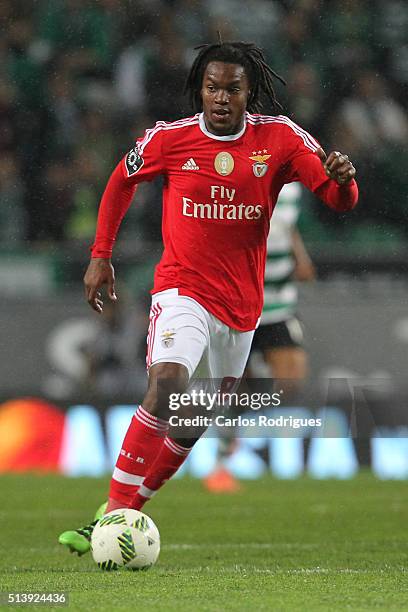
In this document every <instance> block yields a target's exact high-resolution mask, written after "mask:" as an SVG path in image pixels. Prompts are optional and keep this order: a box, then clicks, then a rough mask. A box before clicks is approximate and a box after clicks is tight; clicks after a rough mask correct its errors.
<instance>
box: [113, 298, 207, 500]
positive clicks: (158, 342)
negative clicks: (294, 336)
mask: <svg viewBox="0 0 408 612" xmlns="http://www.w3.org/2000/svg"><path fill="white" fill-rule="evenodd" d="M152 312H153V317H155V318H153V319H151V326H150V329H149V335H148V351H147V366H148V369H149V385H148V390H147V393H146V395H145V398H144V400H143V402H142V406H143V411H144V421H145V428H143V427H142V426H139V427H138V431H137V432H135V434H136V435H134V436H133V437H132V448H131V449H130V450H128V449H125V448H123V451H124V450H126V452H128V453H129V452H130V453H131V454H132V455H133V456H134V457H138V458H139V461H136V462H133V463H132V462H131V461H130V462H129V463H128V468H127V469H129V468H132V474H131V475H130V478H133V477H135V483H134V486H132V485H130V486H129V485H127V486H126V483H124V482H123V481H124V480H125V479H127V478H129V477H128V476H127V473H126V470H123V468H120V469H121V471H120V472H118V471H117V470H116V469H115V472H114V474H113V477H112V481H111V487H110V496H109V504H108V511H110V510H113V509H115V508H118V507H123V506H124V505H126V506H130V504H131V501H132V499H133V497H134V495H135V494H136V492H137V490H138V488H139V487H140V486H142V485H143V481H144V478H145V477H146V475H147V473H148V472H149V471H150V468H152V467H153V463H155V462H156V460H157V458H158V457H159V456H160V452H161V451H162V450H163V453H164V454H163V456H165V457H166V461H167V460H169V457H168V455H169V446H171V442H169V440H170V438H169V437H168V436H167V435H166V434H167V423H168V418H169V405H168V395H169V394H170V393H182V392H183V391H185V390H186V388H187V386H188V383H189V379H190V378H191V376H192V374H193V372H194V371H195V370H196V368H197V365H198V364H199V362H200V360H201V358H202V356H203V353H204V351H205V350H206V348H207V345H208V337H209V331H208V323H207V313H206V311H205V310H204V308H202V306H200V305H199V304H198V303H197V302H195V301H194V300H192V299H190V298H186V297H184V296H179V295H178V293H177V291H176V290H170V291H165V292H162V293H161V294H157V295H156V296H154V298H153V304H152ZM164 424H166V429H165V428H164ZM149 425H150V427H148V426H149ZM152 425H153V426H156V427H159V426H161V427H162V429H161V430H160V432H159V433H160V436H161V438H160V444H155V445H153V446H152V444H151V437H152V433H151V427H152ZM156 439H157V437H156ZM176 444H177V442H176ZM136 445H137V449H136ZM183 448H184V447H183ZM180 452H184V451H181V450H180V448H179V449H178V456H182V455H180ZM175 454H177V453H175ZM186 454H188V453H186ZM140 459H142V461H140ZM173 459H175V461H174V462H173V463H174V465H177V464H178V460H176V458H173ZM118 461H119V460H118ZM117 467H118V464H117ZM119 467H120V466H119ZM156 468H157V465H156V467H155V471H156ZM124 471H125V475H123V472H124ZM117 476H119V479H118V478H117ZM136 478H137V482H136ZM125 487H126V490H125ZM132 507H133V505H132Z"/></svg>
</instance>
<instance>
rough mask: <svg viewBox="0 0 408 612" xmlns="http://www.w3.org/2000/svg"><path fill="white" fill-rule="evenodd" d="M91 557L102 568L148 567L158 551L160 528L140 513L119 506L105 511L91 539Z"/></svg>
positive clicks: (157, 554) (152, 562) (141, 568)
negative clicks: (106, 512)
mask: <svg viewBox="0 0 408 612" xmlns="http://www.w3.org/2000/svg"><path fill="white" fill-rule="evenodd" d="M91 548H92V556H93V558H94V561H95V562H96V563H97V565H98V567H99V568H100V569H102V570H106V571H110V570H116V569H118V568H119V567H125V568H126V569H130V570H146V569H149V567H151V566H152V565H154V563H156V561H157V557H158V556H159V552H160V535H159V530H158V529H157V527H156V525H155V524H154V523H153V521H152V519H151V518H150V517H149V516H146V514H143V512H139V511H138V510H130V509H129V508H120V509H118V510H112V512H109V513H108V514H105V516H103V517H102V518H101V519H100V521H99V522H98V523H97V524H96V526H95V529H94V530H93V533H92V539H91Z"/></svg>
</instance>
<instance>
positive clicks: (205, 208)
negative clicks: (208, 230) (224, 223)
mask: <svg viewBox="0 0 408 612" xmlns="http://www.w3.org/2000/svg"><path fill="white" fill-rule="evenodd" d="M235 191H236V190H235V189H232V188H231V189H230V188H228V187H224V185H211V195H210V198H211V199H212V200H213V201H212V202H210V203H201V202H193V200H192V199H191V198H187V197H185V196H183V215H184V216H185V217H194V218H196V219H226V220H240V219H247V220H248V221H252V220H253V221H256V220H257V219H260V218H261V216H262V209H263V206H262V204H244V203H243V202H241V203H240V204H235V203H234V202H233V199H234V196H235ZM218 198H220V199H223V200H224V201H225V199H226V200H227V201H228V204H220V203H219V202H218Z"/></svg>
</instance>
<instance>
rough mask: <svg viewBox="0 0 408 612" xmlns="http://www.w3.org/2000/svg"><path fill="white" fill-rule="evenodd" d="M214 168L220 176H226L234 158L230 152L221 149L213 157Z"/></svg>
mask: <svg viewBox="0 0 408 612" xmlns="http://www.w3.org/2000/svg"><path fill="white" fill-rule="evenodd" d="M214 168H215V169H216V171H217V172H218V174H221V176H228V175H229V174H231V172H232V171H233V169H234V158H233V157H232V155H231V153H228V152H227V151H222V153H218V154H217V155H216V157H215V159H214Z"/></svg>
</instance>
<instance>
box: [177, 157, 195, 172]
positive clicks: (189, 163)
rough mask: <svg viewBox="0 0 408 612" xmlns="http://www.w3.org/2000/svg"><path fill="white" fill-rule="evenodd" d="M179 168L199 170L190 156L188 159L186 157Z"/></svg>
mask: <svg viewBox="0 0 408 612" xmlns="http://www.w3.org/2000/svg"><path fill="white" fill-rule="evenodd" d="M181 169H182V170H199V169H200V168H199V166H197V164H196V163H195V161H194V159H193V158H192V157H190V159H188V160H187V161H186V163H185V164H183V165H182V166H181Z"/></svg>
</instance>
